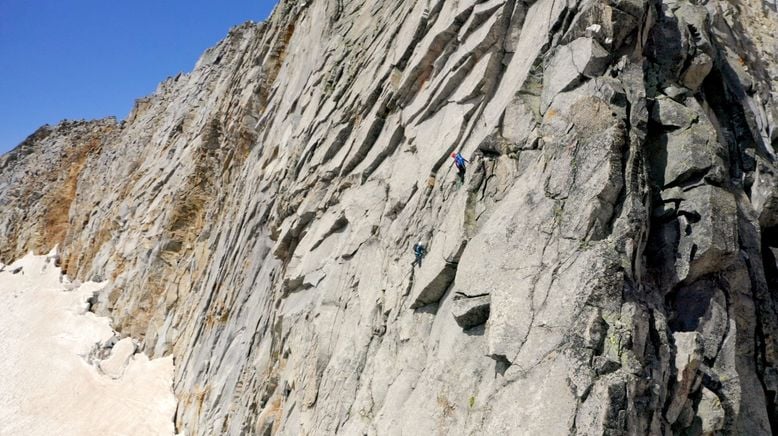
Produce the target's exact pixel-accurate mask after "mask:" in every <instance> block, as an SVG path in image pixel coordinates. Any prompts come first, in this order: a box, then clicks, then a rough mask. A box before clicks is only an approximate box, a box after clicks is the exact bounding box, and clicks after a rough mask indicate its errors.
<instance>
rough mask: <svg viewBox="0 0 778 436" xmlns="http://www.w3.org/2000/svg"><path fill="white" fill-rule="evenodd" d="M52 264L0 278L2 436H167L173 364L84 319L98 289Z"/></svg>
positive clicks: (29, 263) (43, 259)
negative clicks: (73, 280)
mask: <svg viewBox="0 0 778 436" xmlns="http://www.w3.org/2000/svg"><path fill="white" fill-rule="evenodd" d="M56 260H57V253H56V251H55V250H52V252H51V253H49V254H48V255H46V256H35V255H33V254H32V253H30V254H28V255H27V256H25V257H24V258H22V259H21V260H18V261H16V262H14V263H13V264H11V265H4V268H0V308H2V315H0V434H9V435H10V434H24V435H54V434H56V435H62V436H68V435H73V436H76V435H78V436H82V435H112V434H121V435H144V436H145V435H173V434H174V433H175V428H174V424H173V417H174V414H175V411H176V399H175V396H174V394H173V391H172V382H173V359H172V357H165V358H160V359H154V360H149V358H148V357H147V356H146V355H145V354H138V353H135V345H134V343H133V342H132V340H131V339H129V338H125V339H122V340H121V341H119V342H116V332H114V331H113V329H112V328H111V325H110V320H109V319H108V318H104V317H98V316H96V315H95V314H94V313H91V312H89V302H88V300H89V299H90V298H92V297H93V296H94V294H95V293H96V292H98V291H100V290H101V289H102V288H103V287H104V286H105V283H94V282H88V283H84V284H79V283H71V282H70V281H69V280H68V279H67V277H66V276H64V275H62V273H61V271H60V269H59V268H58V267H56ZM14 272H15V273H14Z"/></svg>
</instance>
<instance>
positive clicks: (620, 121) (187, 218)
mask: <svg viewBox="0 0 778 436" xmlns="http://www.w3.org/2000/svg"><path fill="white" fill-rule="evenodd" d="M776 23H778V13H776V10H775V4H774V3H770V2H766V3H759V2H757V1H756V0H752V1H750V2H742V3H734V2H732V3H730V2H726V1H720V0H710V1H708V2H707V3H705V4H700V3H694V2H690V1H687V0H680V1H673V0H663V1H658V0H654V1H650V2H648V1H640V0H613V1H609V2H598V1H592V0H567V1H562V0H535V1H528V2H525V1H515V0H487V1H475V0H473V1H460V2H451V1H445V0H439V1H399V0H394V1H381V2H373V3H370V4H363V3H361V2H341V1H335V0H330V1H327V0H321V1H319V0H316V1H308V2H295V1H282V2H281V3H280V4H279V5H278V6H277V7H276V10H275V11H274V13H273V15H272V17H271V18H270V20H269V21H268V22H266V23H261V24H256V25H255V24H251V23H248V24H245V25H242V26H239V27H237V28H235V29H233V30H232V31H231V32H230V35H229V36H228V37H227V38H226V39H225V40H224V41H222V42H221V43H220V44H219V45H217V46H216V47H214V48H212V49H210V50H208V51H207V52H206V53H205V54H204V55H203V57H202V58H201V59H200V61H199V62H198V64H197V66H196V68H195V70H194V71H193V72H192V73H190V74H186V75H180V76H178V77H175V78H171V79H169V80H167V81H166V82H164V83H163V84H162V85H160V88H159V89H158V90H157V92H156V93H155V94H154V95H152V96H150V97H148V98H145V99H142V100H140V101H139V102H138V103H137V105H136V107H135V109H134V111H133V113H132V114H131V115H130V117H129V118H128V119H127V120H126V121H124V122H123V123H121V124H120V125H119V126H117V128H116V129H115V131H112V132H111V133H110V134H106V135H105V136H104V137H105V138H106V139H105V141H104V143H103V145H102V147H100V148H99V150H94V151H93V152H92V153H90V154H89V155H88V157H87V158H86V160H85V163H84V165H83V167H82V168H80V169H79V171H78V172H77V179H76V180H77V183H76V193H75V196H74V197H72V199H70V200H69V201H70V208H69V215H68V220H67V224H65V225H64V226H63V228H64V232H62V233H55V235H56V236H57V238H54V237H51V238H50V239H49V240H48V241H47V242H48V243H49V244H54V243H57V242H62V243H63V244H64V245H63V247H64V267H65V268H66V269H67V271H68V273H70V274H72V275H74V276H76V277H80V278H84V279H88V278H97V279H106V280H109V283H110V284H109V289H108V291H107V298H105V299H102V300H101V301H99V302H98V303H97V304H96V307H97V310H98V312H101V313H105V314H109V315H110V316H111V317H112V318H113V320H114V321H115V323H116V325H117V326H118V327H117V328H119V329H120V331H122V332H123V333H125V334H131V335H133V336H136V337H142V338H143V347H144V349H145V350H146V351H147V352H149V353H152V354H153V355H155V356H161V355H167V354H172V355H173V356H174V358H175V360H176V382H175V388H176V393H177V396H178V398H179V402H180V403H179V408H178V413H177V424H178V426H179V428H180V429H184V430H186V431H187V432H190V433H192V434H214V433H220V432H221V433H229V434H240V433H242V432H243V433H247V434H261V435H270V434H331V433H341V434H387V433H388V434H395V433H397V434H399V433H413V434H423V433H434V434H569V433H578V434H627V433H629V434H648V433H651V434H662V433H664V434H671V433H688V434H709V433H715V432H723V433H738V434H770V433H771V432H775V431H778V409H777V408H776V407H778V406H777V405H776V394H777V393H778V355H777V354H776V350H777V349H778V348H776V345H778V342H777V341H778V337H777V336H776V334H777V333H778V313H776V304H778V299H777V298H778V297H776V296H775V295H777V294H776V292H778V265H777V264H776V258H775V256H776V253H777V251H776V249H778V231H777V230H776V229H778V227H776V226H777V225H778V214H776V211H778V203H776V201H778V200H776V195H777V194H778V172H777V171H776V163H775V149H776V147H778V110H777V109H776V108H777V106H776V104H775V102H776V92H778V74H777V69H778V62H777V61H776V53H778V47H776V39H775V35H776V33H778V32H776V31H777V30H778V28H777V27H778V24H776ZM61 129H62V127H61V126H60V127H57V128H54V131H55V132H57V131H59V130H61ZM55 135H58V134H55ZM66 135H67V132H64V133H62V138H63V140H62V141H56V142H54V143H52V144H61V143H63V142H67V141H66V138H67V136H66ZM55 137H56V136H55ZM45 141H49V142H45ZM28 142H30V143H34V144H38V143H41V144H43V143H46V144H49V143H51V140H43V139H36V138H35V137H32V138H31V139H30V140H29V141H28ZM58 147H61V145H47V146H44V147H41V150H40V151H38V152H36V155H38V154H40V155H42V156H41V157H39V158H36V159H38V160H37V161H35V162H41V163H40V165H42V166H41V167H40V169H41V170H42V171H47V172H48V171H62V168H63V167H62V166H61V165H60V164H58V163H57V162H56V159H53V157H52V156H56V154H57V153H59V148H58ZM453 151H457V152H461V153H462V154H463V155H464V156H465V157H466V158H467V159H468V160H469V161H470V162H469V166H468V171H467V175H466V177H465V180H464V183H462V184H461V185H460V184H459V183H457V182H456V179H457V176H456V171H455V170H453V169H452V166H451V160H450V158H449V154H450V153H451V152H453ZM36 165H37V164H36ZM25 168H26V167H25V166H24V165H22V164H20V163H14V162H12V163H11V164H10V165H9V164H5V165H4V166H3V170H2V173H0V177H2V178H3V179H2V180H5V179H6V178H9V177H10V178H12V179H13V180H17V182H15V183H11V184H7V185H5V186H6V187H5V188H3V189H2V190H0V199H2V200H0V201H4V202H7V201H8V200H6V198H8V196H9V195H11V194H9V193H10V192H13V191H12V190H13V189H20V187H21V186H22V184H21V183H22V182H19V180H21V179H20V178H19V177H21V176H19V174H20V172H21V171H24V170H25ZM23 183H26V182H23ZM13 198H14V200H13V201H15V203H14V204H16V205H18V206H16V207H18V208H19V210H23V211H25V212H26V213H27V215H28V216H32V217H38V216H42V215H45V214H46V213H47V211H50V210H54V209H55V204H54V203H53V201H52V200H46V201H37V202H36V201H33V200H31V199H30V198H22V199H21V200H20V199H18V197H16V196H15V197H13ZM21 219H22V218H21V217H20V215H11V214H10V213H8V212H6V211H5V210H3V211H2V212H0V222H7V223H10V224H5V227H4V229H16V228H20V224H21V223H20V220H21ZM32 221H33V222H34V224H35V225H36V226H42V225H43V224H41V223H40V219H34V220H32ZM0 236H1V237H2V238H5V240H9V241H11V245H8V246H9V247H15V248H13V249H9V250H7V251H6V252H4V253H3V255H4V256H10V257H12V256H13V255H18V254H20V250H22V249H27V248H30V247H35V246H36V242H35V240H34V239H33V235H31V234H29V233H24V232H9V231H8V230H5V231H4V232H3V233H2V235H0ZM416 242H422V243H424V244H425V245H426V246H427V247H428V251H429V252H428V254H427V256H426V257H425V258H424V259H423V263H422V266H421V267H418V268H413V267H412V266H411V265H410V264H411V262H412V260H413V255H412V252H411V247H412V246H413V244H414V243H416ZM38 244H39V243H38Z"/></svg>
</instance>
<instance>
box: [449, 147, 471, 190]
mask: <svg viewBox="0 0 778 436" xmlns="http://www.w3.org/2000/svg"><path fill="white" fill-rule="evenodd" d="M451 158H452V159H454V165H456V166H457V169H458V170H459V179H460V180H461V181H462V183H465V163H467V162H468V161H467V160H465V158H464V157H462V155H461V154H459V153H457V152H452V153H451Z"/></svg>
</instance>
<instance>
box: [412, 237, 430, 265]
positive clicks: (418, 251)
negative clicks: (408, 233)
mask: <svg viewBox="0 0 778 436" xmlns="http://www.w3.org/2000/svg"><path fill="white" fill-rule="evenodd" d="M413 254H415V255H416V260H414V261H413V262H412V263H411V266H416V264H418V265H419V267H421V259H422V258H423V257H424V255H425V254H427V249H426V248H425V247H424V245H423V244H422V243H421V242H417V243H415V244H413Z"/></svg>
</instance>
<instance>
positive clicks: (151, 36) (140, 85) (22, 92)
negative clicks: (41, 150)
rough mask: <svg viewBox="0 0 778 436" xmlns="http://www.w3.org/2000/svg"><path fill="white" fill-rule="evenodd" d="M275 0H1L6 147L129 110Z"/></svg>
mask: <svg viewBox="0 0 778 436" xmlns="http://www.w3.org/2000/svg"><path fill="white" fill-rule="evenodd" d="M274 4H275V0H0V153H4V152H6V151H8V150H10V149H12V148H13V147H15V146H16V145H17V144H18V143H20V142H21V141H22V140H23V139H24V138H26V137H27V135H29V134H31V133H32V132H33V131H35V129H37V128H38V127H40V126H41V125H43V124H55V123H57V122H58V121H60V120H61V119H64V118H67V119H82V118H86V119H92V118H102V117H106V116H109V115H114V116H116V117H117V118H119V119H123V118H125V117H126V116H127V114H128V113H129V111H130V108H131V107H132V104H133V102H134V101H135V99H136V98H139V97H142V96H144V95H148V94H150V93H152V92H153V91H154V89H155V88H156V86H157V83H159V82H161V81H162V80H164V79H165V78H166V77H168V76H172V75H175V74H177V73H179V72H181V71H191V69H192V67H194V64H195V62H196V61H197V58H198V57H199V56H200V54H201V53H202V52H203V51H205V49H206V48H208V47H211V46H213V45H214V44H216V42H218V41H219V40H220V39H222V38H223V37H224V36H226V35H227V31H228V30H229V29H230V27H232V26H234V25H237V24H240V23H243V22H245V21H247V20H252V21H261V20H264V19H265V18H267V16H268V15H269V13H270V11H271V10H272V8H273V6H274Z"/></svg>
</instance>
